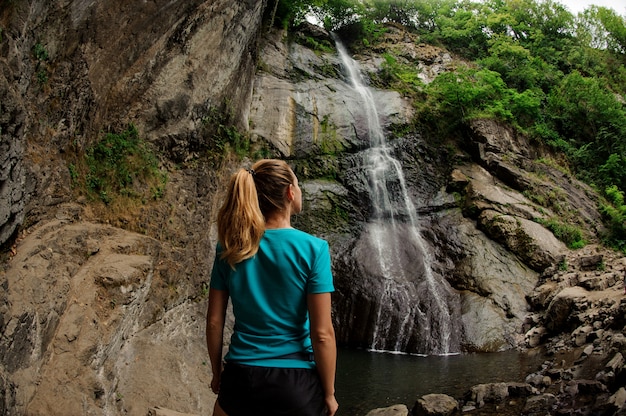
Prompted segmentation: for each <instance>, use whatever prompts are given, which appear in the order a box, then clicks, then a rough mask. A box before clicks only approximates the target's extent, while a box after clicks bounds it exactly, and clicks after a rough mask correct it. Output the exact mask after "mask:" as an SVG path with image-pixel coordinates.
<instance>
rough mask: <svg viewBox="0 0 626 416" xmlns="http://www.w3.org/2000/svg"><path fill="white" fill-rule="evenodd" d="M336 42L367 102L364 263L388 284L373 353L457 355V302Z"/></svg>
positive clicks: (354, 68)
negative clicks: (368, 207) (367, 203)
mask: <svg viewBox="0 0 626 416" xmlns="http://www.w3.org/2000/svg"><path fill="white" fill-rule="evenodd" d="M335 42H336V46H337V50H338V53H339V56H340V58H341V61H342V63H343V66H344V68H345V71H346V75H347V77H348V79H349V81H350V83H351V86H352V88H354V90H355V91H356V92H357V93H358V94H359V95H360V97H361V101H362V102H361V104H362V108H361V109H353V110H354V112H358V111H362V112H363V113H364V114H363V116H365V117H366V119H367V124H368V134H369V142H370V147H369V148H368V149H367V150H365V151H364V154H363V157H362V170H363V173H364V174H365V175H366V176H367V187H368V191H369V195H370V200H371V205H372V216H371V218H370V219H369V220H368V222H367V225H366V228H365V231H364V234H365V235H366V237H365V239H366V242H365V243H363V245H366V246H367V250H365V251H364V252H365V253H366V254H365V255H364V256H360V257H362V260H360V261H361V262H362V263H363V264H365V265H362V268H363V269H367V274H369V275H371V276H376V277H377V278H378V280H382V282H381V283H380V286H379V287H380V289H379V290H380V297H379V299H378V300H377V301H376V302H375V305H374V306H373V309H374V311H373V314H372V315H373V317H374V320H375V322H373V323H370V324H371V325H373V328H372V330H371V342H370V345H369V348H370V349H372V350H392V351H406V350H407V349H408V350H410V351H411V352H420V353H426V354H445V353H451V352H458V350H459V346H458V335H457V332H458V330H456V329H455V328H456V327H458V324H456V322H458V321H460V318H459V316H457V315H458V313H457V312H456V311H455V308H456V306H458V295H456V294H455V293H454V291H453V290H452V289H451V288H450V286H449V284H448V283H447V282H446V281H445V279H443V277H441V276H436V275H435V273H434V272H433V270H432V269H431V264H432V258H431V254H430V252H429V250H428V247H427V244H426V242H425V240H424V239H423V237H422V235H421V232H420V228H419V222H418V218H417V211H416V208H415V206H414V204H413V202H412V200H411V197H410V195H409V192H408V188H407V184H406V182H405V178H404V174H403V171H402V166H401V164H400V162H399V161H398V160H396V159H395V158H394V157H393V156H392V148H391V147H390V146H389V145H388V144H387V143H386V140H385V135H384V132H383V129H382V127H381V124H380V119H379V116H378V111H377V109H376V104H375V101H374V98H373V95H372V91H371V89H370V88H369V87H367V86H366V85H365V83H364V81H363V79H362V76H361V72H360V70H359V67H358V64H357V63H356V61H354V60H353V59H352V58H351V57H350V56H349V55H348V53H347V51H346V49H345V47H344V46H343V45H342V44H341V42H340V41H339V40H338V39H336V38H335ZM370 255H371V256H370ZM363 257H365V258H363ZM370 257H371V258H370ZM374 257H375V258H374ZM455 305H456V306H455ZM456 310H458V308H456Z"/></svg>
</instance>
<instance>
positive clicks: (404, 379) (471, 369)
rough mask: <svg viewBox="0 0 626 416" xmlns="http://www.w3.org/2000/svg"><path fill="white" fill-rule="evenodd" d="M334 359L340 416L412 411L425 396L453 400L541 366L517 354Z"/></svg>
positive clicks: (345, 353) (346, 353) (344, 354)
mask: <svg viewBox="0 0 626 416" xmlns="http://www.w3.org/2000/svg"><path fill="white" fill-rule="evenodd" d="M338 354H339V357H338V362H337V385H336V389H337V400H338V401H339V406H340V407H339V412H338V415H340V416H365V415H366V414H367V412H369V411H370V410H373V409H377V408H381V407H389V406H392V405H394V404H405V405H406V406H407V407H408V408H409V410H411V408H412V407H413V405H414V404H415V401H416V400H417V399H418V398H419V397H421V396H423V395H425V394H429V393H444V394H448V395H450V396H452V397H454V398H457V399H458V398H461V397H462V396H463V395H464V393H465V392H467V391H468V390H469V388H470V387H472V386H473V385H476V384H481V383H496V382H502V381H524V379H525V378H526V375H528V374H530V373H533V372H535V371H537V370H539V368H540V366H541V363H542V362H543V358H542V356H541V355H540V354H534V355H528V354H522V353H519V352H516V351H507V352H498V353H483V354H461V355H448V356H427V357H425V356H414V355H400V354H388V353H372V352H367V351H362V350H347V349H340V350H339V353H338Z"/></svg>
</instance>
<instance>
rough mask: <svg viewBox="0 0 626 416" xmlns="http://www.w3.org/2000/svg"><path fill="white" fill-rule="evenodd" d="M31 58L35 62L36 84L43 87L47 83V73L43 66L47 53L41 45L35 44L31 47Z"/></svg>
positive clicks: (46, 59)
mask: <svg viewBox="0 0 626 416" xmlns="http://www.w3.org/2000/svg"><path fill="white" fill-rule="evenodd" d="M33 56H34V57H35V59H36V60H37V69H36V76H37V82H38V83H39V85H40V86H43V85H45V84H46V83H47V82H48V71H47V69H46V66H45V63H46V62H47V61H48V58H49V56H48V51H47V50H46V48H45V47H44V46H43V45H42V44H41V43H37V44H35V46H33Z"/></svg>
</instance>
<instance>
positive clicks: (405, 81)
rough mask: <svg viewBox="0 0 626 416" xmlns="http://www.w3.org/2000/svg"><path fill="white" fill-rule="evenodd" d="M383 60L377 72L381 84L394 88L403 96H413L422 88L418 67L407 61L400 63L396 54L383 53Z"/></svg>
mask: <svg viewBox="0 0 626 416" xmlns="http://www.w3.org/2000/svg"><path fill="white" fill-rule="evenodd" d="M383 58H384V59H385V61H384V62H383V63H382V65H381V70H380V72H379V74H378V76H379V77H380V81H381V82H382V84H383V85H384V86H385V87H387V88H391V89H394V90H396V91H398V92H400V93H401V94H403V95H405V96H414V95H415V93H417V92H419V91H421V90H423V88H424V83H423V82H422V80H421V79H420V78H419V69H418V68H417V67H416V66H414V65H410V64H407V63H400V62H399V61H398V59H397V57H396V56H394V55H392V54H390V53H385V54H383Z"/></svg>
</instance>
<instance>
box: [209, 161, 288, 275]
mask: <svg viewBox="0 0 626 416" xmlns="http://www.w3.org/2000/svg"><path fill="white" fill-rule="evenodd" d="M294 182H295V175H294V173H293V171H292V170H291V168H290V167H289V165H288V164H287V163H286V162H285V161H283V160H277V159H263V160H259V161H258V162H256V163H255V164H254V165H252V169H239V171H238V172H236V173H235V174H234V175H233V176H232V177H231V179H230V182H229V184H228V194H227V196H226V200H225V201H224V204H223V205H222V207H221V208H220V210H219V212H218V214H217V237H218V239H219V242H220V244H221V245H222V249H223V250H222V252H221V254H220V258H221V259H222V260H225V261H226V262H227V263H228V264H229V265H230V267H232V268H233V269H234V268H235V264H237V263H239V262H241V261H243V260H245V259H248V258H250V257H253V256H254V255H255V254H256V252H257V251H258V250H259V244H260V242H261V238H262V237H263V233H264V232H265V218H267V216H268V214H271V213H272V212H275V211H281V210H284V209H286V202H285V195H286V191H287V188H288V186H289V185H290V184H293V183H294Z"/></svg>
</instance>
